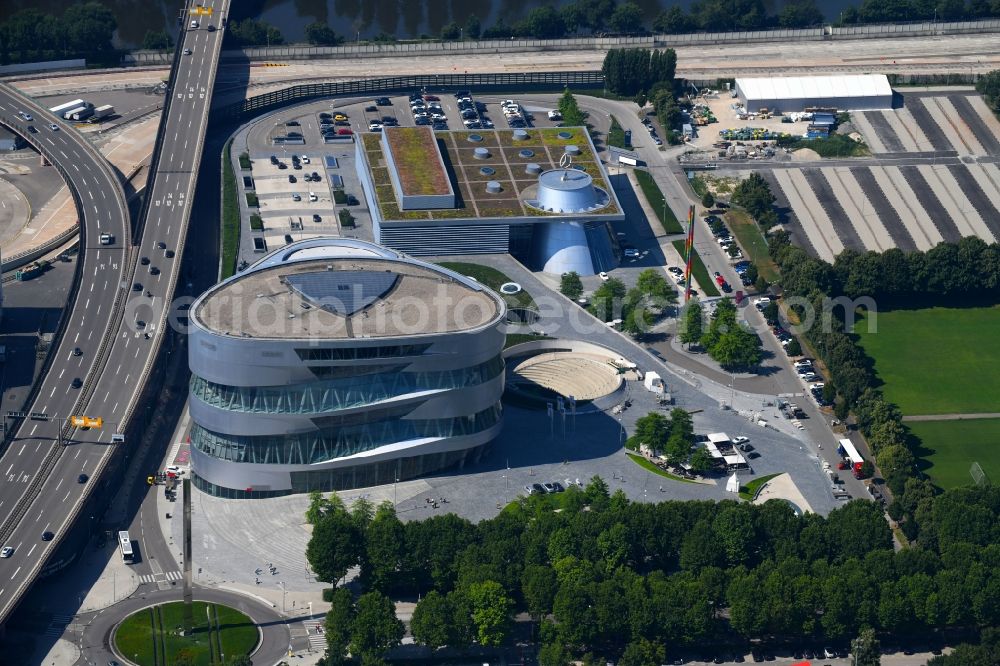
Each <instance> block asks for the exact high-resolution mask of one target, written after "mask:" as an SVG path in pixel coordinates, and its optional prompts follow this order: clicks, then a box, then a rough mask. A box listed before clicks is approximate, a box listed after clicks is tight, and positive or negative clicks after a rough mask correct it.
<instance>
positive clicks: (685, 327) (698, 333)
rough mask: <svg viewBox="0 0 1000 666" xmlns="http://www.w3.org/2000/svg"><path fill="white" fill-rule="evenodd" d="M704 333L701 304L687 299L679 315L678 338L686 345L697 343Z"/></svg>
mask: <svg viewBox="0 0 1000 666" xmlns="http://www.w3.org/2000/svg"><path fill="white" fill-rule="evenodd" d="M702 335H704V315H703V313H702V310H701V304H700V303H698V302H697V301H689V302H688V304H687V305H685V306H684V312H683V314H682V315H681V330H680V339H681V342H683V343H684V344H686V345H691V344H692V343H697V342H698V341H700V340H701V337H702Z"/></svg>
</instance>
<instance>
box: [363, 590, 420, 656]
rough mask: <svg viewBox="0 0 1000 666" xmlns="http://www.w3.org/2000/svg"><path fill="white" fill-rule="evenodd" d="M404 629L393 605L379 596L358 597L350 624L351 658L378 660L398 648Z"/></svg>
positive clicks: (377, 593)
mask: <svg viewBox="0 0 1000 666" xmlns="http://www.w3.org/2000/svg"><path fill="white" fill-rule="evenodd" d="M404 633H406V628H405V627H404V626H403V623H402V622H400V620H399V618H397V617H396V608H395V606H393V604H392V601H390V600H389V598H388V597H387V596H385V595H384V594H382V593H381V592H369V593H367V594H363V595H361V597H360V598H359V599H358V603H357V614H356V615H355V617H354V621H353V622H352V623H351V654H352V655H359V656H361V657H362V659H368V658H370V657H376V658H380V657H381V656H382V655H383V654H385V652H386V651H387V650H389V649H390V648H394V647H396V646H397V645H399V642H400V641H401V640H402V638H403V634H404Z"/></svg>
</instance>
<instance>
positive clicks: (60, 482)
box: [29, 479, 63, 554]
mask: <svg viewBox="0 0 1000 666" xmlns="http://www.w3.org/2000/svg"><path fill="white" fill-rule="evenodd" d="M62 482H63V480H62V479H59V483H57V484H56V487H55V489H56V490H59V486H61V485H62ZM29 554H30V553H29Z"/></svg>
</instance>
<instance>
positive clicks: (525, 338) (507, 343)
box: [503, 333, 555, 349]
mask: <svg viewBox="0 0 1000 666" xmlns="http://www.w3.org/2000/svg"><path fill="white" fill-rule="evenodd" d="M535 340H555V338H550V337H549V336H547V335H532V334H531V333H508V334H507V337H506V339H505V340H504V343H503V348H504V349H507V347H513V346H514V345H519V344H521V343H522V342H534V341H535Z"/></svg>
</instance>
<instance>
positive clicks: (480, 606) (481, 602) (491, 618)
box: [468, 580, 514, 647]
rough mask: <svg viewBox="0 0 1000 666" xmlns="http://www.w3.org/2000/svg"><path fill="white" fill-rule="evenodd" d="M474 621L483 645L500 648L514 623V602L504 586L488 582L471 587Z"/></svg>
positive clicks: (470, 598) (470, 597)
mask: <svg viewBox="0 0 1000 666" xmlns="http://www.w3.org/2000/svg"><path fill="white" fill-rule="evenodd" d="M468 597H469V601H470V602H472V621H473V623H474V624H475V626H476V635H477V639H478V641H479V643H480V644H481V645H485V646H490V647H499V646H500V644H501V643H503V642H504V640H506V638H507V634H508V633H509V632H510V629H511V626H512V623H513V621H514V616H513V612H514V601H513V600H512V599H511V598H510V597H509V596H507V593H506V592H505V591H504V589H503V586H502V585H500V583H497V582H496V581H492V580H488V581H485V582H483V583H476V584H474V585H472V586H470V587H469V590H468Z"/></svg>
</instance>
